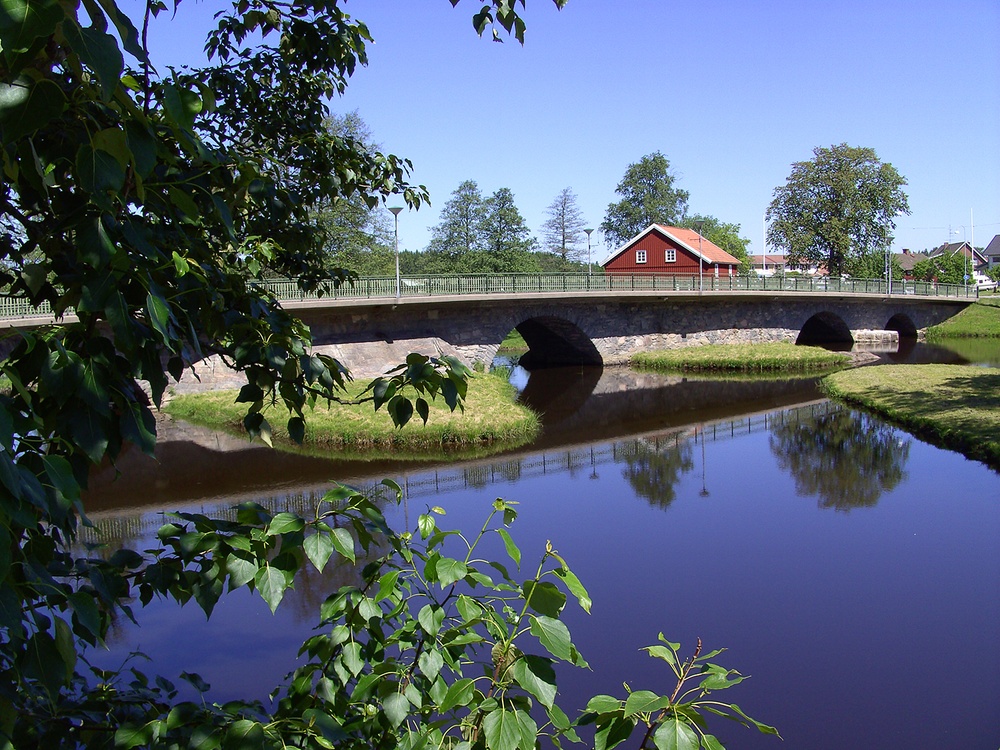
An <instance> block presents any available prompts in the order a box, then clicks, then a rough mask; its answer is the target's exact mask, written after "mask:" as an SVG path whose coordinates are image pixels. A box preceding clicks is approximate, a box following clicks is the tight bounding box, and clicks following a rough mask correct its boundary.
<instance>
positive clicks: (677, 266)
mask: <svg viewBox="0 0 1000 750" xmlns="http://www.w3.org/2000/svg"><path fill="white" fill-rule="evenodd" d="M699 257H700V259H701V265H700V271H701V273H702V274H704V275H706V276H709V275H711V276H736V274H737V272H738V271H739V268H740V261H739V258H734V257H733V256H732V255H730V254H729V253H727V252H726V251H725V250H723V249H722V248H721V247H719V246H718V245H716V244H714V243H712V242H709V241H708V240H707V239H705V238H704V237H700V236H699V235H698V233H697V232H696V231H695V230H693V229H682V228H681V227H668V226H665V225H663V224H650V225H649V227H647V228H646V229H645V230H643V231H642V232H640V233H639V234H637V235H636V236H635V237H633V238H632V239H630V240H629V241H628V242H626V243H625V244H624V245H622V246H621V247H620V248H618V249H617V250H615V251H614V252H612V253H611V255H609V256H608V258H607V259H606V260H605V261H603V262H602V263H601V265H602V266H603V267H604V272H605V273H609V274H640V273H655V274H670V275H685V276H686V275H690V274H694V275H697V274H698V272H699Z"/></svg>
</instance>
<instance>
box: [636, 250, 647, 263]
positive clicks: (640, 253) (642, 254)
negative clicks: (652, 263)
mask: <svg viewBox="0 0 1000 750" xmlns="http://www.w3.org/2000/svg"><path fill="white" fill-rule="evenodd" d="M635 262H636V263H645V262H646V251H645V250H636V251H635Z"/></svg>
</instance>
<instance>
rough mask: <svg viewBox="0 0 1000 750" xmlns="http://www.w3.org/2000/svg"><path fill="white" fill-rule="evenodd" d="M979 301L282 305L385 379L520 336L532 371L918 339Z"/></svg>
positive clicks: (319, 344)
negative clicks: (415, 356)
mask: <svg viewBox="0 0 1000 750" xmlns="http://www.w3.org/2000/svg"><path fill="white" fill-rule="evenodd" d="M972 301H973V300H971V299H965V298H948V297H925V296H916V295H894V296H876V295H871V294H867V295H866V294H851V293H845V294H816V293H797V292H768V293H761V292H758V291H755V292H727V291H711V292H704V293H700V292H697V291H685V292H669V291H668V292H664V291H656V292H650V291H641V292H640V291H636V292H627V291H609V292H595V291H589V292H585V293H579V292H568V293H553V292H544V293H537V294H531V293H524V292H520V293H517V294H482V295H480V294H463V295H455V296H450V297H448V296H439V297H405V296H404V297H402V298H401V299H399V298H396V299H394V298H388V299H385V298H383V299H320V300H308V301H300V302H286V303H285V305H286V307H288V308H289V309H292V310H294V311H295V313H296V314H297V315H299V316H300V317H301V318H302V319H303V320H304V321H305V322H306V323H307V324H308V325H309V326H310V328H311V329H312V332H313V340H314V344H315V346H316V348H317V349H318V350H320V351H323V352H325V353H328V354H331V355H333V356H335V357H337V358H338V359H339V360H340V361H341V362H343V363H344V364H345V365H346V366H347V367H349V368H350V370H351V371H352V373H354V374H355V375H357V376H373V375H377V374H381V373H384V372H385V371H386V369H388V368H389V367H391V366H393V365H395V364H398V363H399V362H402V361H403V359H404V358H405V356H406V354H407V353H409V352H412V351H417V352H421V353H423V354H427V355H433V356H438V355H444V354H451V355H456V356H458V357H459V358H460V359H461V360H463V361H464V362H466V363H467V364H469V365H472V364H474V363H476V362H481V363H484V364H486V365H487V366H488V365H489V363H490V362H491V361H492V359H493V357H494V355H495V354H496V352H497V349H498V348H499V346H500V343H501V341H503V339H504V337H505V336H507V334H508V333H509V332H510V331H511V330H512V329H517V330H518V331H519V332H520V333H521V335H522V336H523V337H524V339H525V341H526V342H527V344H528V346H529V347H530V351H529V353H528V354H526V355H525V356H524V357H523V358H522V364H524V366H525V367H526V368H527V369H529V370H530V369H537V368H542V367H555V366H565V365H576V364H595V365H596V364H606V365H607V364H619V363H624V362H626V361H627V360H628V359H629V357H630V356H631V355H632V354H633V353H635V352H637V351H641V350H644V349H659V348H664V349H666V348H678V347H683V346H693V345H700V344H707V343H735V342H762V341H792V342H798V343H817V344H818V343H823V344H827V343H843V344H844V345H848V346H849V345H850V344H852V343H855V342H862V341H891V340H896V339H898V338H916V337H917V336H918V335H919V333H920V332H921V331H922V330H924V329H926V328H927V327H928V326H931V325H935V324H937V323H941V322H942V321H944V320H946V319H947V318H949V317H951V316H953V315H955V314H956V313H957V312H959V311H960V310H962V309H964V307H966V306H967V305H968V304H970V302H972Z"/></svg>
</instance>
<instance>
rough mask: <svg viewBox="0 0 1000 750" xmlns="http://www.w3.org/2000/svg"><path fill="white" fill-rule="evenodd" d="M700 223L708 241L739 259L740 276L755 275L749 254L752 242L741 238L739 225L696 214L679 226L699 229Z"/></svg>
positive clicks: (702, 232) (703, 234)
mask: <svg viewBox="0 0 1000 750" xmlns="http://www.w3.org/2000/svg"><path fill="white" fill-rule="evenodd" d="M699 223H700V224H701V234H702V236H703V237H704V238H705V239H706V240H708V241H709V242H713V243H715V245H716V246H718V247H721V248H722V249H723V250H725V251H726V252H727V253H729V254H730V255H732V256H733V257H734V258H739V260H740V267H739V271H738V273H739V275H740V276H752V275H754V269H753V262H752V261H751V260H750V254H749V253H748V252H747V246H748V245H749V244H750V240H749V239H747V238H745V237H741V236H740V225H739V224H730V223H728V222H724V221H720V220H719V219H717V218H715V217H714V216H702V215H701V214H695V215H694V216H689V217H687V218H686V219H684V220H683V221H682V222H681V223H680V224H679V225H678V226H682V227H687V228H688V229H697V228H698V224H699Z"/></svg>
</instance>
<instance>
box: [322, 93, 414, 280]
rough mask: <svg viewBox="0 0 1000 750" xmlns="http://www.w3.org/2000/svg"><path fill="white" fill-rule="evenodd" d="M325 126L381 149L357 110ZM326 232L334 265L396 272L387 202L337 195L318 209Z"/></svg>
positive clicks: (377, 272) (366, 273) (374, 273)
mask: <svg viewBox="0 0 1000 750" xmlns="http://www.w3.org/2000/svg"><path fill="white" fill-rule="evenodd" d="M325 127H326V128H327V129H328V130H329V131H330V132H331V133H332V134H333V135H334V136H335V137H339V138H350V139H353V142H354V143H355V144H357V145H358V146H359V147H363V148H365V149H367V150H368V151H370V152H371V153H378V152H379V150H380V149H381V147H380V146H378V145H376V144H375V143H374V142H373V140H372V134H371V131H370V130H369V129H368V126H367V125H366V124H365V122H364V120H362V119H361V116H360V115H359V114H358V112H357V111H354V112H349V113H347V114H345V115H332V116H331V117H329V118H328V119H327V121H326V123H325ZM315 215H316V220H317V223H318V224H319V225H320V226H321V227H322V228H323V230H324V232H325V234H326V248H325V249H326V253H327V255H328V258H329V259H328V264H329V266H330V267H331V268H334V269H337V268H346V269H350V271H351V272H353V273H355V274H357V275H358V276H391V275H392V274H393V273H394V268H395V266H394V253H393V224H392V216H391V215H390V213H389V211H388V210H387V209H386V208H385V206H383V205H381V204H379V205H376V206H375V207H370V206H369V205H368V204H367V202H366V201H365V200H364V198H363V197H362V196H361V195H358V194H354V195H351V196H337V197H335V198H333V199H330V200H324V201H322V202H321V203H320V204H319V206H318V207H317V209H316V210H315Z"/></svg>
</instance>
